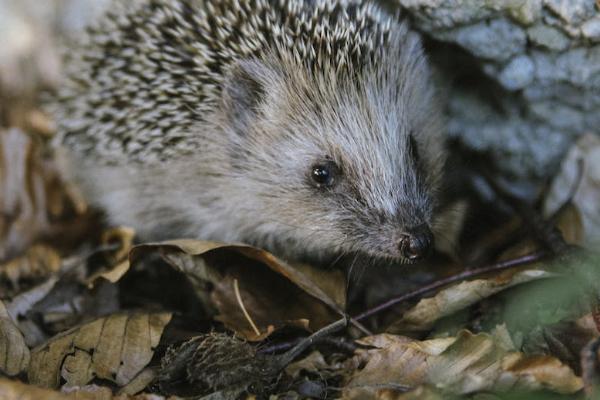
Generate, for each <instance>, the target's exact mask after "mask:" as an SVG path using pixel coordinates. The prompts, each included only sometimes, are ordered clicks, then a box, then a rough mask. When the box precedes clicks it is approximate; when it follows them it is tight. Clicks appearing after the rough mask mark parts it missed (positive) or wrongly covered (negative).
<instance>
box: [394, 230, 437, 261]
mask: <svg viewBox="0 0 600 400" xmlns="http://www.w3.org/2000/svg"><path fill="white" fill-rule="evenodd" d="M399 246H400V254H402V257H404V258H406V259H408V260H410V261H418V260H421V259H423V258H425V256H427V254H429V252H430V251H431V248H432V247H433V234H432V233H431V230H430V229H429V227H428V226H427V225H425V224H423V225H419V226H417V227H415V228H412V229H408V230H407V232H406V233H404V234H403V235H402V237H401V238H400V243H399Z"/></svg>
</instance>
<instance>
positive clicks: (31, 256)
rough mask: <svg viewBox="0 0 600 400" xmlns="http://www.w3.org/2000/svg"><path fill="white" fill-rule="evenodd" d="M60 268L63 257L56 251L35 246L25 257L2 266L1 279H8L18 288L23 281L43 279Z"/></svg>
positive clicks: (0, 269)
mask: <svg viewBox="0 0 600 400" xmlns="http://www.w3.org/2000/svg"><path fill="white" fill-rule="evenodd" d="M60 267H61V257H60V255H59V254H58V253H57V252H56V250H54V249H53V248H51V247H48V246H44V245H35V246H32V247H30V248H29V249H28V250H27V252H26V253H25V254H24V255H22V256H20V257H17V258H14V259H12V260H10V261H8V262H6V263H3V264H0V279H6V280H7V281H9V282H10V283H11V284H12V286H13V287H14V288H16V287H18V282H19V280H21V279H36V280H38V279H42V278H45V277H47V276H50V275H52V274H55V273H57V272H58V271H59V270H60Z"/></svg>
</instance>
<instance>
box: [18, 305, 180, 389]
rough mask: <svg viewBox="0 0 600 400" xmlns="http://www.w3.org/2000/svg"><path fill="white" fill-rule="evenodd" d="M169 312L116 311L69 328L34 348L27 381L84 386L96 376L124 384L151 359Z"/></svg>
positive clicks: (43, 384)
mask: <svg viewBox="0 0 600 400" xmlns="http://www.w3.org/2000/svg"><path fill="white" fill-rule="evenodd" d="M170 320H171V314H170V313H157V314H117V315H112V316H109V317H106V318H101V319H98V320H95V321H93V322H90V323H87V324H85V325H82V326H79V327H76V328H73V329H70V330H69V331H67V332H64V333H62V334H60V335H57V336H55V337H53V338H52V339H50V340H49V341H48V342H47V343H45V344H44V345H42V346H39V347H37V348H35V349H34V350H33V351H32V354H31V363H30V367H29V371H28V376H29V381H30V382H31V383H33V384H35V385H38V386H43V387H49V388H56V387H58V385H59V383H60V378H61V377H62V378H63V379H64V380H65V381H66V385H67V386H82V385H85V384H87V383H89V382H90V381H91V380H92V379H93V378H95V377H98V378H101V379H107V380H110V381H113V382H115V383H117V384H118V385H120V386H123V385H126V384H127V383H129V382H130V381H131V380H132V379H133V378H135V377H136V375H137V374H138V373H140V371H142V369H144V367H146V365H147V364H148V363H149V362H150V360H151V359H152V355H153V354H154V348H155V347H156V346H157V344H158V342H159V341H160V337H161V335H162V332H163V329H164V328H165V326H166V325H167V324H168V323H169V321H170Z"/></svg>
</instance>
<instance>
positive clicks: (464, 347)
mask: <svg viewBox="0 0 600 400" xmlns="http://www.w3.org/2000/svg"><path fill="white" fill-rule="evenodd" d="M359 343H361V344H363V345H368V346H372V347H375V349H368V350H363V349H360V350H357V352H356V356H355V358H354V360H353V364H354V365H364V367H363V368H358V369H357V370H356V371H355V373H354V375H353V376H352V377H351V379H350V380H349V381H348V383H347V385H346V393H345V394H346V396H347V397H348V398H357V397H356V396H357V395H359V394H364V393H365V390H370V391H371V392H372V393H375V392H376V391H377V390H378V388H380V387H381V385H390V384H395V385H399V386H406V387H416V386H419V385H422V384H428V385H432V386H434V387H437V388H439V389H443V390H447V391H450V392H453V393H456V394H467V393H473V392H476V391H483V390H486V391H487V390H509V389H512V388H520V389H540V388H546V389H548V390H551V391H554V392H558V393H575V392H577V391H579V390H581V388H582V387H583V384H582V380H581V378H579V377H577V376H576V375H575V374H574V373H573V371H572V370H571V369H570V368H569V367H567V366H566V365H564V364H562V363H561V362H560V361H558V360H557V359H555V358H553V357H548V356H526V355H524V354H522V353H519V352H516V351H512V350H511V349H510V348H507V347H506V345H505V344H503V343H502V342H501V341H498V340H497V339H495V338H494V337H493V336H491V335H488V334H484V333H481V334H472V333H470V332H468V331H463V332H461V333H459V335H458V336H456V337H451V338H442V339H432V340H426V341H421V342H420V341H417V340H414V339H410V338H408V337H402V336H395V335H389V334H382V335H376V336H371V337H367V338H365V339H362V340H360V341H359Z"/></svg>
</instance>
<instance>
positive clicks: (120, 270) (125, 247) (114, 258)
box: [85, 227, 135, 287]
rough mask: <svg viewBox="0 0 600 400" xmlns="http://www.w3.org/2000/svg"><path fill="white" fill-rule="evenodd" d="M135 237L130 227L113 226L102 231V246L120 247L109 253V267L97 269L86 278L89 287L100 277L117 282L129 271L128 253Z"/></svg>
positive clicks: (107, 257) (107, 256)
mask: <svg viewBox="0 0 600 400" xmlns="http://www.w3.org/2000/svg"><path fill="white" fill-rule="evenodd" d="M134 237H135V231H134V230H133V229H131V228H128V227H117V228H112V229H109V230H107V231H105V232H103V233H102V238H101V244H102V246H109V245H117V246H118V247H117V249H116V250H115V251H114V252H108V253H107V255H106V259H107V260H106V262H107V265H108V267H107V268H103V269H101V270H99V271H96V272H95V273H94V274H92V275H91V276H90V277H88V278H87V279H86V280H85V282H86V284H87V285H88V286H89V287H93V286H94V284H95V283H96V281H97V280H98V279H100V278H104V279H106V280H107V281H109V282H112V283H116V282H118V281H119V280H120V279H121V278H122V277H123V276H124V275H125V274H126V273H127V271H129V267H130V262H129V258H128V255H129V252H130V251H131V247H132V246H133V239H134Z"/></svg>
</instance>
